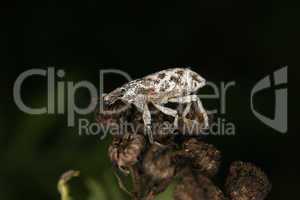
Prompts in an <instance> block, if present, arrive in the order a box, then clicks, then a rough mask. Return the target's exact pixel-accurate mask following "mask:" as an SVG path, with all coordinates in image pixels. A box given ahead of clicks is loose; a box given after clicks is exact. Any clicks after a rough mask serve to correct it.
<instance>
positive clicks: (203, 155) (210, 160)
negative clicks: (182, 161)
mask: <svg viewBox="0 0 300 200" xmlns="http://www.w3.org/2000/svg"><path fill="white" fill-rule="evenodd" d="M183 148H184V156H185V157H187V158H189V159H191V161H192V166H193V168H194V169H197V170H199V171H200V172H201V173H203V174H205V175H207V176H209V177H212V176H214V175H215V174H216V173H217V172H218V169H219V166H220V160H221V152H220V151H219V150H217V149H216V148H215V147H214V146H213V145H210V144H207V143H204V142H201V141H198V140H197V139H195V138H191V139H188V140H187V141H184V142H183Z"/></svg>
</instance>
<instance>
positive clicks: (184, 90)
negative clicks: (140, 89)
mask: <svg viewBox="0 0 300 200" xmlns="http://www.w3.org/2000/svg"><path fill="white" fill-rule="evenodd" d="M143 79H144V80H145V82H147V81H148V84H147V86H148V87H150V88H152V89H153V90H154V92H152V95H151V97H152V98H157V99H159V98H161V99H162V98H165V99H168V98H172V97H179V96H185V95H189V94H191V93H193V92H196V91H197V90H198V89H199V88H200V87H203V85H205V80H204V79H203V78H202V77H201V76H200V75H199V74H197V73H196V72H194V71H192V70H190V69H188V68H171V69H167V70H163V71H160V72H157V73H154V74H151V75H149V76H146V77H144V78H143Z"/></svg>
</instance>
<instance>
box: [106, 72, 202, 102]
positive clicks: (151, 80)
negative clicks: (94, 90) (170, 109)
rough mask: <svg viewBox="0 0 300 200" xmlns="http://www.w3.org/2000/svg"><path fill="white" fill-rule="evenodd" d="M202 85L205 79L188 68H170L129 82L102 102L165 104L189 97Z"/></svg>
mask: <svg viewBox="0 0 300 200" xmlns="http://www.w3.org/2000/svg"><path fill="white" fill-rule="evenodd" d="M204 85H205V79H204V78H203V77H201V76H200V75H199V74H197V73H196V72H194V71H192V70H190V69H188V68H171V69H166V70H162V71H160V72H157V73H153V74H150V75H148V76H145V77H143V78H141V79H137V80H133V81H130V82H129V83H126V84H124V85H123V86H121V87H120V88H117V89H115V90H114V91H112V92H111V93H109V94H108V95H107V96H105V98H104V100H105V101H106V102H109V103H110V104H112V103H114V102H115V101H116V100H122V101H124V102H126V103H132V104H136V103H137V101H141V100H144V101H145V100H146V101H147V102H155V103H157V104H165V103H167V102H168V99H170V98H174V97H181V96H186V95H189V94H191V93H193V92H196V91H197V90H198V89H199V88H201V87H203V86H204ZM138 107H139V106H138Z"/></svg>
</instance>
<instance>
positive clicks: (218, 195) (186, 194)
mask: <svg viewBox="0 0 300 200" xmlns="http://www.w3.org/2000/svg"><path fill="white" fill-rule="evenodd" d="M225 199H226V198H225V197H224V194H223V192H222V191H221V190H220V189H219V188H218V187H217V186H215V185H214V183H213V182H212V181H211V180H210V179H209V178H207V177H206V176H203V175H199V174H198V175H196V174H191V173H190V174H187V175H185V176H184V177H183V178H182V180H181V182H180V183H179V184H178V185H177V186H176V188H175V190H174V200H225Z"/></svg>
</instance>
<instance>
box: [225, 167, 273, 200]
mask: <svg viewBox="0 0 300 200" xmlns="http://www.w3.org/2000/svg"><path fill="white" fill-rule="evenodd" d="M225 187H226V191H227V193H228V195H229V196H230V197H231V199H232V200H263V199H265V198H266V196H267V195H268V193H269V192H270V190H271V184H270V182H269V180H268V178H267V176H266V174H265V173H264V172H263V171H262V170H261V169H259V168H258V167H256V166H254V165H253V164H251V163H244V162H234V163H233V164H232V165H231V167H230V171H229V175H228V177H227V180H226V184H225Z"/></svg>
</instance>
